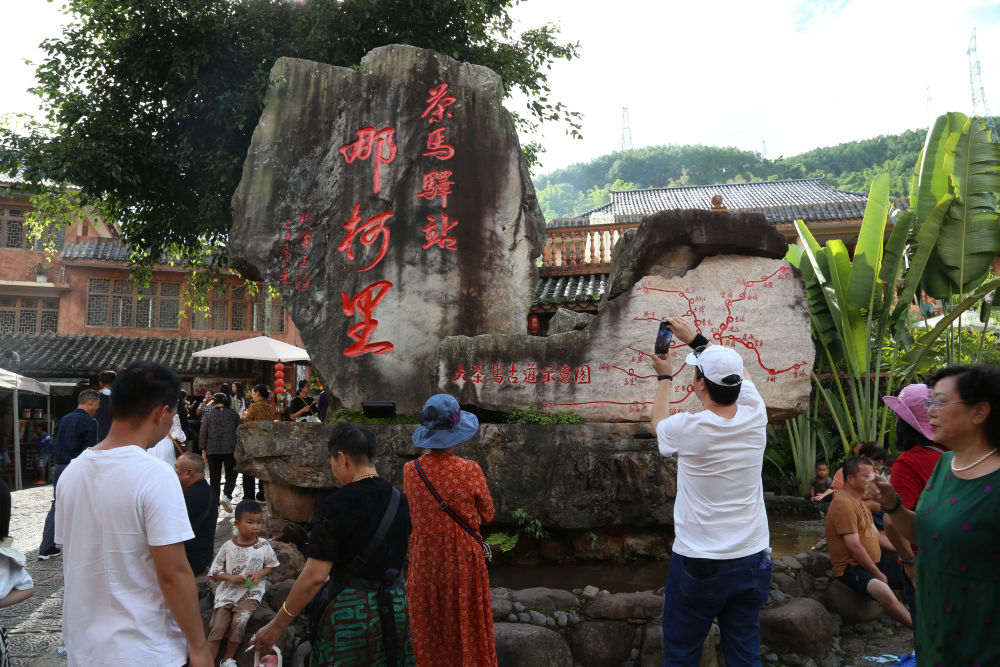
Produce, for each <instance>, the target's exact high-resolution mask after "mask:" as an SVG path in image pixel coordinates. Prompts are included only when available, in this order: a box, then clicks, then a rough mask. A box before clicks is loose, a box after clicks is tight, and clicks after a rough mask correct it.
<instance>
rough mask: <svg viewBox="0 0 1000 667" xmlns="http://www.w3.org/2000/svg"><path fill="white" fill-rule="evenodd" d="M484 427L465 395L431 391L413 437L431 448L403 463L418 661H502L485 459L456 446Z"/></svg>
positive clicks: (412, 623) (410, 590)
mask: <svg viewBox="0 0 1000 667" xmlns="http://www.w3.org/2000/svg"><path fill="white" fill-rule="evenodd" d="M478 432H479V420H478V419H476V416H475V415H473V414H471V413H468V412H464V411H463V410H462V409H461V408H460V407H459V405H458V401H456V400H455V399H454V398H452V397H451V396H449V395H448V394H436V395H434V396H431V397H430V398H429V399H427V402H426V403H425V404H424V409H423V411H421V413H420V426H418V427H417V429H416V431H415V432H414V433H413V444H414V445H416V446H417V447H420V448H422V449H426V450H427V452H426V453H424V454H423V455H422V456H421V457H420V458H418V459H417V460H415V461H410V462H409V463H407V464H406V465H405V466H404V468H403V490H404V492H405V493H406V496H407V498H409V500H410V517H411V519H412V521H413V532H412V533H411V534H410V565H409V570H408V572H407V579H408V581H407V585H406V597H407V602H408V603H409V607H410V629H411V636H412V640H413V654H414V657H416V661H417V665H477V666H482V665H496V664H497V652H496V644H495V642H494V639H493V609H492V605H491V602H490V580H489V575H488V574H487V572H486V561H485V558H484V555H483V548H482V537H481V534H480V533H479V527H480V526H481V525H482V524H484V523H488V522H489V521H491V520H492V519H493V499H492V498H491V497H490V490H489V488H487V486H486V477H485V476H484V475H483V471H482V469H480V467H479V464H478V463H476V462H475V461H469V460H467V459H463V458H459V457H458V456H455V455H454V454H452V449H453V448H454V447H455V445H458V444H460V443H463V442H465V441H466V440H469V439H470V438H472V437H473V436H475V435H476V434H477V433H478ZM435 496H437V498H436V497H435ZM438 498H440V500H438ZM442 501H443V503H444V504H445V505H446V506H447V508H448V509H447V510H446V509H445V507H444V506H443V505H442ZM448 510H450V511H448ZM463 524H464V525H463Z"/></svg>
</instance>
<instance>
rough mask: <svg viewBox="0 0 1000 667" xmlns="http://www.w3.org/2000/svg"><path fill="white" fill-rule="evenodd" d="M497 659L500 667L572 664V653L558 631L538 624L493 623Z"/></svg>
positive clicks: (553, 666) (567, 665)
mask: <svg viewBox="0 0 1000 667" xmlns="http://www.w3.org/2000/svg"><path fill="white" fill-rule="evenodd" d="M493 635H494V636H495V637H496V644H497V662H498V663H499V665H500V666H501V667H524V666H526V665H546V666H549V665H551V666H552V667H573V655H572V653H570V650H569V646H568V645H567V644H566V642H565V641H564V640H563V638H562V637H561V636H560V635H559V633H557V632H555V631H554V630H550V629H548V628H543V627H540V626H537V625H520V624H513V623H496V624H494V625H493Z"/></svg>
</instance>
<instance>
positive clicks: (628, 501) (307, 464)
mask: <svg viewBox="0 0 1000 667" xmlns="http://www.w3.org/2000/svg"><path fill="white" fill-rule="evenodd" d="M373 428H374V429H375V432H376V434H377V436H378V445H379V456H378V463H377V469H378V472H379V474H381V475H382V476H383V477H385V478H386V479H388V480H389V481H390V482H392V483H393V484H396V485H398V486H400V487H401V486H402V483H403V465H404V464H405V463H406V462H407V461H409V460H411V459H414V458H416V457H417V456H418V455H419V454H420V453H421V451H420V450H418V449H416V448H415V447H414V446H413V442H412V441H411V437H412V434H413V430H414V429H415V428H416V427H415V426H404V425H399V426H374V427H373ZM332 429H333V426H329V425H326V424H297V423H292V422H264V421H261V422H251V423H249V424H246V425H244V426H242V427H240V429H239V430H238V431H237V445H236V459H237V461H238V462H239V464H240V466H241V467H240V469H241V470H244V471H246V472H248V473H250V474H251V475H254V476H255V477H257V478H259V479H262V480H264V482H266V483H267V487H266V488H267V489H268V491H267V492H268V493H270V489H271V488H272V485H275V486H278V487H280V486H286V487H288V488H290V489H292V490H293V491H295V492H297V493H300V495H301V497H303V498H306V497H311V498H314V499H315V500H314V502H318V500H319V499H320V498H321V497H322V496H323V495H325V494H326V493H329V492H331V491H332V490H333V489H334V488H336V487H337V486H338V484H337V482H336V480H335V479H334V477H333V473H332V472H331V471H330V464H329V458H328V456H327V453H326V442H327V439H328V438H329V434H330V431H331V430H332ZM643 432H648V428H647V427H645V426H640V425H638V424H564V425H557V426H533V425H517V424H487V425H484V426H481V427H480V430H479V435H478V436H477V437H475V438H473V439H472V440H470V441H468V442H466V443H463V444H462V445H459V446H458V448H456V450H455V453H456V454H458V455H459V456H462V457H465V458H469V459H472V460H473V461H476V462H477V463H479V465H480V466H481V467H482V469H483V473H484V474H485V475H486V479H487V480H488V482H489V486H490V493H491V494H492V496H493V503H494V505H495V507H496V519H495V521H496V522H498V523H501V524H508V525H511V524H516V520H515V519H514V517H513V512H514V510H516V509H518V508H526V509H527V510H528V511H529V513H531V514H532V515H533V516H535V517H537V518H538V519H539V520H541V522H542V524H543V525H545V526H559V527H561V528H565V529H581V530H590V529H592V528H599V527H603V526H619V525H623V526H630V527H642V526H646V527H656V526H670V525H673V507H674V497H675V495H676V493H677V467H676V466H677V463H676V459H674V458H664V457H662V456H660V453H659V451H658V450H657V446H656V441H655V440H652V439H644V438H639V439H637V438H636V437H635V436H636V435H637V434H641V433H643ZM286 452H287V455H286ZM271 509H272V513H273V511H274V508H271ZM309 509H311V507H305V506H302V507H299V508H298V510H297V511H300V512H302V511H306V510H309ZM280 518H285V519H292V517H287V516H281V517H280ZM292 520H300V519H292ZM598 546H600V545H598ZM621 548H622V545H621V538H618V551H619V552H620V551H621Z"/></svg>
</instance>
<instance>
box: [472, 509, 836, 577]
mask: <svg viewBox="0 0 1000 667" xmlns="http://www.w3.org/2000/svg"><path fill="white" fill-rule="evenodd" d="M770 529H771V549H772V550H773V553H772V555H773V557H774V558H781V557H782V556H789V555H795V554H797V553H801V552H803V551H808V550H809V549H811V548H812V547H813V546H815V545H816V543H817V542H819V541H820V539H822V538H823V536H824V531H823V522H822V521H820V520H809V521H804V520H795V519H780V520H775V521H771V522H770ZM666 581H667V561H663V560H641V561H632V562H629V563H610V562H605V563H583V562H580V563H549V564H543V565H497V566H495V567H493V568H492V569H491V570H490V586H494V587H496V586H504V587H506V588H512V589H520V588H533V587H535V586H545V587H547V588H562V589H565V590H570V591H571V590H573V589H574V588H583V587H584V586H588V585H593V586H597V587H599V588H604V589H607V590H609V591H611V592H612V593H631V592H634V591H648V590H654V589H657V588H659V587H660V586H663V585H664V584H665V583H666Z"/></svg>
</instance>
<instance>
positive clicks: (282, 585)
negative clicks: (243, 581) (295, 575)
mask: <svg viewBox="0 0 1000 667" xmlns="http://www.w3.org/2000/svg"><path fill="white" fill-rule="evenodd" d="M279 562H280V561H279ZM294 585H295V579H285V580H284V581H279V582H278V583H272V584H271V585H270V586H268V587H267V590H266V591H265V592H264V602H265V603H266V604H267V606H268V607H270V608H271V609H281V605H282V604H284V603H285V600H287V599H288V594H289V593H291V592H292V587H293V586H294Z"/></svg>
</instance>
